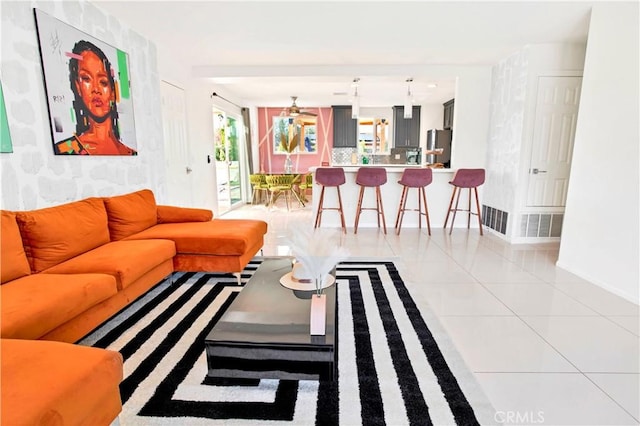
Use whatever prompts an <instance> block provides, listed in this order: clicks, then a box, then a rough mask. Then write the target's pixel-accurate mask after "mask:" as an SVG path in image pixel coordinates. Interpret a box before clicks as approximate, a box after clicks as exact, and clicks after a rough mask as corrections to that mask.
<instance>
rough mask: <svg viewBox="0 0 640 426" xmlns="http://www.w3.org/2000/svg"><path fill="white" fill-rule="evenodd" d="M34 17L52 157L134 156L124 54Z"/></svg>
mask: <svg viewBox="0 0 640 426" xmlns="http://www.w3.org/2000/svg"><path fill="white" fill-rule="evenodd" d="M35 15H36V22H37V25H38V37H39V42H40V54H41V58H42V65H43V72H44V77H45V86H46V92H47V101H48V106H49V116H50V119H51V134H52V137H53V150H54V154H56V155H137V154H138V152H137V149H136V144H135V127H134V122H133V108H132V101H131V97H130V87H129V85H130V83H129V71H128V57H127V55H126V54H125V53H124V52H122V51H119V50H117V49H115V48H114V47H112V46H109V45H108V44H106V43H103V42H100V41H98V40H96V39H94V38H93V37H91V36H89V35H87V34H84V33H82V32H80V31H78V30H77V29H75V28H73V27H71V26H69V25H67V24H65V23H63V22H61V21H58V20H57V19H55V18H53V17H50V16H49V15H47V14H45V13H43V12H41V11H40V10H38V9H35ZM123 112H124V113H123Z"/></svg>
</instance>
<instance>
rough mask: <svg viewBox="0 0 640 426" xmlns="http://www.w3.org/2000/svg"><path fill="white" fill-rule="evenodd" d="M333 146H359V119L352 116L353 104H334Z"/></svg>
mask: <svg viewBox="0 0 640 426" xmlns="http://www.w3.org/2000/svg"><path fill="white" fill-rule="evenodd" d="M331 108H332V109H333V147H334V148H356V147H357V146H358V120H356V119H354V118H351V105H334V106H332V107H331Z"/></svg>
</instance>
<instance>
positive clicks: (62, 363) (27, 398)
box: [0, 339, 123, 426]
mask: <svg viewBox="0 0 640 426" xmlns="http://www.w3.org/2000/svg"><path fill="white" fill-rule="evenodd" d="M0 352H2V368H0V370H1V371H2V372H1V376H0V379H1V380H0V382H1V384H2V388H1V389H0V393H1V398H2V417H1V419H0V420H1V421H0V423H2V424H3V425H7V426H9V425H108V424H110V423H111V422H112V421H113V420H114V419H115V418H116V417H117V416H118V414H119V413H120V411H122V403H121V402H120V390H119V388H118V386H119V384H120V382H121V381H122V376H123V367H122V355H120V353H118V352H114V351H110V350H105V349H99V348H91V347H86V346H79V345H72V344H69V343H61V342H51V341H43V340H39V341H33V340H13V339H2V340H1V341H0Z"/></svg>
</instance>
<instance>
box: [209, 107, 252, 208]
mask: <svg viewBox="0 0 640 426" xmlns="http://www.w3.org/2000/svg"><path fill="white" fill-rule="evenodd" d="M213 134H214V145H215V157H216V158H215V159H216V179H217V183H218V188H217V190H218V194H217V195H218V212H219V214H223V213H225V212H227V211H229V210H231V209H232V208H233V207H236V206H237V205H239V204H241V203H242V202H243V196H242V194H243V188H242V182H243V181H244V179H243V177H242V176H243V173H246V171H245V170H244V168H243V167H242V165H243V164H244V163H245V160H244V158H245V156H246V153H245V152H244V151H245V150H244V141H243V139H244V131H243V124H242V119H241V118H240V117H236V116H233V115H231V114H228V113H226V112H225V111H222V110H220V109H217V108H214V109H213Z"/></svg>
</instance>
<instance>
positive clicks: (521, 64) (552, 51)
mask: <svg viewBox="0 0 640 426" xmlns="http://www.w3.org/2000/svg"><path fill="white" fill-rule="evenodd" d="M584 55H585V46H584V45H583V44H536V45H528V46H525V47H524V48H523V49H520V50H519V51H517V52H515V53H513V54H512V55H511V56H509V57H508V58H505V59H503V60H502V61H500V63H498V64H497V65H495V66H494V67H493V81H492V88H491V118H490V124H489V144H488V149H487V180H486V184H485V191H484V200H483V202H484V203H485V204H486V205H487V206H490V207H493V208H496V209H499V210H502V211H506V212H508V213H509V223H508V226H507V233H506V236H505V238H506V239H508V240H510V241H515V240H518V241H521V239H520V237H519V235H518V232H519V230H520V227H519V224H520V218H521V214H522V213H523V212H525V211H526V210H527V209H526V207H525V203H526V199H527V191H528V172H529V159H530V156H531V148H532V143H533V130H534V128H533V126H534V120H535V113H536V111H535V106H536V101H537V90H538V79H539V77H540V76H567V75H577V76H580V75H582V69H583V67H584ZM529 210H533V211H535V212H536V213H539V212H543V211H544V212H547V210H550V211H553V212H554V213H555V212H562V211H563V209H562V208H561V207H560V208H535V209H529ZM534 241H535V240H534Z"/></svg>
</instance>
